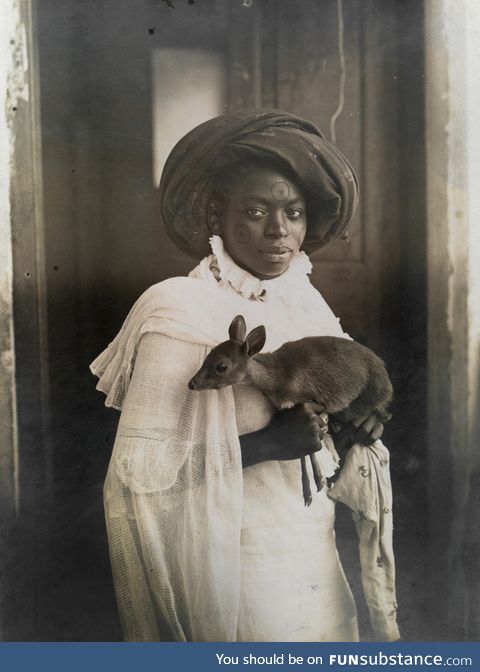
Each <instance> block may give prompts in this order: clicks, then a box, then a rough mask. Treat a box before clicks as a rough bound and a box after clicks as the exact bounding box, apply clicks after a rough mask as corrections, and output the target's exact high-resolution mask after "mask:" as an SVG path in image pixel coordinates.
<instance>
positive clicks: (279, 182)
mask: <svg viewBox="0 0 480 672" xmlns="http://www.w3.org/2000/svg"><path fill="white" fill-rule="evenodd" d="M230 197H233V198H241V199H242V200H248V199H256V198H268V199H273V200H275V201H290V200H292V199H302V200H303V198H304V197H303V193H302V190H301V188H300V187H299V185H298V184H297V183H296V182H295V181H294V180H293V179H292V178H291V177H289V176H287V175H285V174H283V173H282V171H281V170H277V169H275V168H269V167H266V166H259V167H258V168H256V167H254V168H252V170H251V171H250V172H249V173H248V175H245V176H244V177H242V179H239V180H238V181H237V182H236V183H235V184H234V185H233V188H232V190H231V193H230Z"/></svg>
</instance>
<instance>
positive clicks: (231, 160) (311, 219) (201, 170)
mask: <svg viewBox="0 0 480 672" xmlns="http://www.w3.org/2000/svg"><path fill="white" fill-rule="evenodd" d="M256 160H258V161H259V162H268V163H269V164H270V165H274V166H278V168H279V169H280V170H281V168H282V167H284V169H287V170H288V173H289V174H290V175H292V177H293V178H294V179H295V180H296V182H297V183H298V186H299V187H300V189H302V190H303V192H304V194H305V197H306V201H307V234H306V238H305V241H304V244H303V248H304V249H305V250H306V251H307V252H309V253H311V252H314V251H315V250H316V249H318V248H320V247H324V246H325V245H327V243H330V242H331V241H333V240H336V239H337V238H339V237H342V236H344V235H345V233H346V231H347V229H348V227H349V225H350V222H351V219H352V217H353V214H354V211H355V207H356V205H357V201H358V181H357V177H356V175H355V173H354V171H353V168H352V166H351V165H350V163H349V162H348V161H347V159H346V158H345V157H344V155H343V154H342V153H341V152H340V150H339V149H337V148H336V147H335V146H334V145H332V144H331V143H330V142H329V141H328V140H327V139H326V138H325V136H324V135H323V134H322V133H321V132H320V131H319V130H318V128H316V126H314V125H313V124H311V123H310V122H308V121H305V120H304V119H300V118H299V117H296V116H294V115H293V114H289V113H287V112H280V111H278V110H242V111H239V112H235V113H232V114H226V115H222V116H220V117H216V118H215V119H210V120H209V121H207V122H205V123H203V124H200V125H199V126H197V127H196V128H194V129H193V130H192V131H190V132H189V133H187V135H185V136H184V137H183V138H182V139H181V140H180V141H179V142H178V143H177V144H176V145H175V147H174V148H173V150H172V151H171V153H170V155H169V157H168V159H167V161H166V164H165V167H164V169H163V173H162V179H161V181H160V186H159V197H160V204H159V205H160V213H161V218H162V220H163V223H164V226H165V228H166V230H167V233H168V235H169V236H170V238H171V239H172V240H173V242H174V243H175V244H176V245H177V247H179V248H180V249H181V250H183V252H186V253H187V254H189V255H190V256H192V257H196V258H202V257H204V256H206V255H208V254H209V253H210V247H209V237H210V235H211V231H210V230H209V226H208V220H207V214H208V204H209V201H210V200H211V198H212V189H213V188H214V184H215V176H216V175H219V174H222V173H224V172H225V170H226V169H228V168H229V167H230V166H232V165H233V164H235V163H239V162H243V161H249V162H250V161H251V162H255V161H256Z"/></svg>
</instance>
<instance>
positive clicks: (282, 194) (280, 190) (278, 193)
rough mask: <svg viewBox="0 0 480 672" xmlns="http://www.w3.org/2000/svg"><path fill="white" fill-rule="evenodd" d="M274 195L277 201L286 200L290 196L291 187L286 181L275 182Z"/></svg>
mask: <svg viewBox="0 0 480 672" xmlns="http://www.w3.org/2000/svg"><path fill="white" fill-rule="evenodd" d="M272 196H273V198H274V199H275V200H277V201H284V200H285V199H287V198H288V197H289V196H290V188H289V186H288V184H287V183H286V182H275V184H274V185H273V186H272Z"/></svg>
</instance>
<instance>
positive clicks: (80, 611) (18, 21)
mask: <svg viewBox="0 0 480 672" xmlns="http://www.w3.org/2000/svg"><path fill="white" fill-rule="evenodd" d="M1 11H2V12H3V14H4V17H3V18H4V19H5V21H6V23H4V28H3V29H0V32H1V31H2V30H3V35H2V37H4V38H5V44H7V48H6V49H4V54H6V56H5V59H6V60H5V66H4V70H2V73H1V74H2V77H3V74H5V77H4V78H3V80H4V83H5V85H6V95H5V101H4V102H5V109H6V116H5V118H4V117H1V118H0V122H1V123H0V127H1V129H2V133H3V130H4V129H5V133H4V134H3V136H2V143H3V144H2V147H3V148H4V149H5V152H6V154H5V159H2V160H3V161H5V167H4V173H2V176H3V177H4V180H3V182H2V184H3V185H6V189H5V190H4V192H3V196H2V198H4V201H3V204H4V210H3V211H2V212H4V214H5V217H4V224H2V227H3V228H2V230H1V231H0V233H1V236H2V241H3V244H4V247H5V249H4V251H3V252H2V255H3V256H2V258H3V259H4V261H5V264H4V270H3V271H2V272H1V273H2V275H1V278H0V279H1V281H2V286H1V288H2V303H1V306H0V310H1V311H2V323H3V324H4V325H5V329H4V333H3V335H2V337H1V346H2V365H1V367H2V368H1V369H0V374H3V377H2V378H1V379H0V384H1V390H2V394H3V401H2V404H3V409H2V410H3V411H4V413H3V421H2V422H3V427H2V430H1V435H0V438H1V439H2V447H1V452H0V468H1V471H0V477H1V479H2V497H3V500H2V504H4V505H3V506H2V508H3V514H2V515H3V520H2V528H1V534H2V536H3V541H4V542H5V543H4V544H3V549H2V563H3V577H2V579H0V580H1V581H2V583H1V592H0V613H1V614H2V616H1V617H0V618H1V621H0V623H1V638H2V639H4V640H52V641H57V640H64V641H68V640H80V641H83V640H87V641H92V640H114V641H115V640H119V639H120V638H121V634H120V628H119V624H118V619H117V615H116V609H115V601H114V595H113V587H112V582H111V576H110V570H109V561H108V550H107V545H106V535H105V529H104V522H103V511H102V484H103V478H104V476H105V473H106V468H107V464H108V459H109V456H110V451H111V448H112V445H113V440H114V435H115V427H116V423H117V420H118V414H117V413H116V412H115V411H113V410H111V409H105V408H104V406H103V398H102V396H101V395H100V394H99V393H98V392H95V390H94V387H95V381H94V379H93V378H92V376H91V375H90V373H89V370H88V364H89V362H90V361H91V360H92V359H93V358H94V357H95V356H96V355H97V354H98V353H99V352H100V351H101V350H102V349H103V348H104V347H105V346H106V345H107V343H108V342H109V341H110V340H111V339H112V338H113V336H114V335H115V333H116V332H117V330H118V328H119V327H120V325H121V323H122V321H123V319H124V318H125V316H126V314H127V312H128V310H129V308H130V307H131V305H132V303H133V302H134V301H135V300H136V298H138V296H139V295H140V294H141V292H142V291H143V290H144V289H146V288H147V287H148V286H150V285H151V284H153V283H156V282H159V281H161V280H163V279H165V278H167V277H170V276H172V275H180V274H184V273H186V272H188V271H189V270H190V269H191V268H192V267H193V266H194V264H195V262H194V261H193V260H191V259H189V258H187V257H185V256H183V255H182V253H180V252H179V251H178V250H177V249H176V248H175V247H174V246H173V245H172V244H171V243H170V242H169V241H168V240H167V238H166V236H165V233H164V232H163V231H162V228H161V226H160V223H159V221H158V216H157V214H156V201H155V187H156V185H157V184H158V180H159V176H160V173H161V168H162V165H163V162H164V160H165V158H166V156H167V154H168V152H169V151H170V149H171V148H172V147H173V145H174V144H175V142H176V141H177V140H178V139H179V138H180V137H181V136H182V135H183V134H184V133H185V132H187V131H188V130H190V129H191V128H192V127H193V126H195V125H197V124H198V123H200V122H202V121H204V120H206V119H208V118H211V117H213V116H216V115H218V114H222V113H223V112H226V111H227V112H228V111H232V110H236V109H240V108H244V107H275V108H279V109H282V110H286V111H289V112H292V113H295V114H298V115H299V116H303V117H305V118H307V119H309V120H311V121H313V122H314V123H316V124H317V125H318V126H319V128H320V129H321V130H322V131H323V132H324V133H325V135H326V136H327V137H328V138H330V139H332V140H334V141H335V142H336V144H337V145H338V146H339V147H340V149H341V150H342V151H343V152H344V153H345V154H346V155H347V156H348V157H349V159H350V160H351V162H352V164H353V166H354V168H355V170H356V171H357V174H358V176H359V181H360V188H361V201H360V206H359V209H358V212H357V214H356V216H355V221H354V224H353V225H352V229H351V234H350V236H349V239H348V240H347V241H337V242H335V243H334V244H332V245H331V246H329V247H328V248H326V249H325V250H323V251H321V252H319V253H317V254H315V255H314V256H313V258H312V261H313V267H314V270H313V274H312V281H313V283H314V285H315V286H316V287H317V288H318V289H319V290H320V291H321V292H322V294H323V295H324V297H325V298H326V300H327V301H328V303H329V304H330V306H331V307H332V309H333V310H334V312H335V313H336V314H337V315H338V316H339V317H340V318H341V321H342V325H343V327H344V329H345V330H346V331H347V332H348V333H350V335H351V336H353V337H354V338H356V339H357V340H359V341H360V342H362V343H364V344H366V345H368V346H370V347H372V348H373V349H375V350H376V352H378V353H379V354H380V355H381V356H382V357H383V358H384V359H385V361H386V363H387V366H388V369H389V371H390V374H391V378H392V381H393V384H394V388H395V402H394V406H393V419H392V421H391V422H390V423H389V425H388V426H387V428H386V432H385V442H386V444H387V445H388V446H389V448H390V449H391V452H392V471H393V480H394V492H395V502H396V509H395V521H396V525H395V549H396V556H397V576H398V593H399V623H400V628H401V631H402V633H403V636H404V639H406V640H422V639H423V640H425V639H429V640H462V639H478V636H479V635H480V622H479V621H480V611H479V607H478V603H479V600H478V597H479V592H480V591H479V573H478V551H479V548H478V547H479V541H478V532H479V513H478V501H479V497H478V495H477V493H476V489H475V486H476V485H477V486H478V485H479V481H480V478H479V469H478V465H479V458H478V452H479V451H480V447H479V443H478V412H477V406H478V396H477V388H478V382H479V376H478V372H477V371H478V369H477V368H476V364H477V360H478V353H479V348H478V334H479V333H480V330H479V329H478V328H477V327H478V322H479V320H480V316H479V315H478V314H477V312H478V311H480V308H479V307H478V306H479V305H480V302H479V303H478V305H477V303H476V298H477V296H478V294H479V288H478V286H477V285H476V280H475V277H476V274H475V268H476V267H475V263H478V262H475V251H476V249H477V248H476V247H475V246H476V245H477V246H478V244H477V240H478V233H477V230H478V221H476V220H475V217H474V215H475V213H476V212H477V210H476V205H478V204H477V203H476V201H475V198H476V194H475V193H470V192H469V188H468V187H469V184H470V183H472V184H474V179H473V178H474V177H475V175H476V174H477V173H478V171H479V168H478V163H477V162H476V161H477V160H476V159H475V158H474V157H473V156H472V155H471V147H472V142H473V143H474V141H475V131H474V129H473V121H472V120H473V117H472V116H471V111H472V105H473V104H474V103H475V96H476V95H477V94H476V93H474V94H473V98H472V97H469V95H470V92H472V91H474V88H475V87H474V82H475V78H474V76H473V75H471V73H470V70H469V68H470V65H469V67H467V63H468V64H470V62H471V61H469V49H470V47H471V44H470V42H469V39H471V35H470V33H469V32H468V31H469V30H472V29H473V28H472V26H473V27H475V25H478V26H480V20H479V18H478V13H477V12H476V11H475V8H474V6H473V5H472V3H470V2H469V0H459V2H456V3H455V2H452V0H425V2H423V1H422V0H188V1H187V0H169V1H167V0H136V1H135V2H130V1H128V0H68V1H67V2H64V1H63V0H37V1H35V0H32V1H31V2H30V1H29V0H6V2H5V5H4V7H3V8H2V10H1ZM472 16H473V18H474V19H475V20H477V21H478V24H475V23H472V22H471V21H472V19H471V17H472ZM469 35H470V37H469ZM475 35H477V37H478V33H475ZM475 35H474V37H475ZM469 45H470V46H469ZM2 67H3V66H2ZM474 72H475V70H474ZM476 72H477V74H478V68H477V70H476ZM467 94H468V95H467ZM2 95H3V94H2ZM467 99H468V100H469V101H470V102H469V105H470V107H469V106H468V105H467V102H466V101H467ZM2 100H3V98H2ZM472 100H473V103H472ZM469 114H470V116H469ZM472 129H473V130H472ZM7 154H8V158H7ZM7 163H8V165H7ZM2 169H3V168H2ZM475 171H477V173H475ZM472 176H473V177H472ZM0 205H1V203H0ZM4 318H5V319H4ZM338 518H339V520H338V529H337V537H338V541H339V547H340V551H341V555H342V559H343V561H344V563H345V566H346V569H347V572H348V574H349V578H350V580H351V582H352V585H353V588H354V591H355V594H356V596H357V598H358V601H359V608H360V612H361V615H362V623H361V626H362V634H363V636H364V637H365V638H369V636H370V633H369V628H368V622H367V619H366V615H365V609H364V605H363V604H362V596H361V589H360V586H359V574H358V558H357V545H356V540H355V531H354V528H353V525H352V524H351V521H350V519H349V514H348V512H346V511H342V510H340V511H339V516H338ZM7 615H8V616H7Z"/></svg>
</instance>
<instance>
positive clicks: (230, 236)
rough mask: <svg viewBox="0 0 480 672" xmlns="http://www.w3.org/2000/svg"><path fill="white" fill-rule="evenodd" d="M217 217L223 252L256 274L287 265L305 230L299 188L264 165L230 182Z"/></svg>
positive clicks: (264, 276)
mask: <svg viewBox="0 0 480 672" xmlns="http://www.w3.org/2000/svg"><path fill="white" fill-rule="evenodd" d="M220 217H221V226H222V238H223V242H224V244H225V248H226V250H227V252H228V253H229V254H230V256H231V257H232V258H233V259H234V260H235V261H236V262H237V264H238V265H239V266H241V267H242V268H244V269H246V270H247V271H249V272H250V273H252V274H253V275H255V276H256V277H257V278H260V279H269V278H275V277H276V276H278V275H281V274H282V273H283V272H284V271H285V270H286V269H287V268H288V265H289V264H290V261H291V260H292V258H293V257H294V256H295V254H296V253H297V252H298V251H299V250H300V246H301V245H302V243H303V240H304V238H305V234H306V231H307V221H306V204H305V199H304V196H303V194H302V193H301V191H300V189H299V188H298V187H297V185H296V184H295V183H294V182H292V181H291V180H290V179H288V178H287V177H285V176H284V175H282V173H281V172H277V171H276V170H275V169H273V168H272V169H271V168H268V167H263V166H262V167H258V168H255V169H254V170H252V171H251V172H250V174H249V175H247V176H246V177H245V178H243V179H241V180H239V182H237V183H236V184H235V185H234V186H233V188H232V189H231V191H230V198H229V200H228V203H227V204H226V206H225V209H224V210H223V212H221V215H220Z"/></svg>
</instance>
